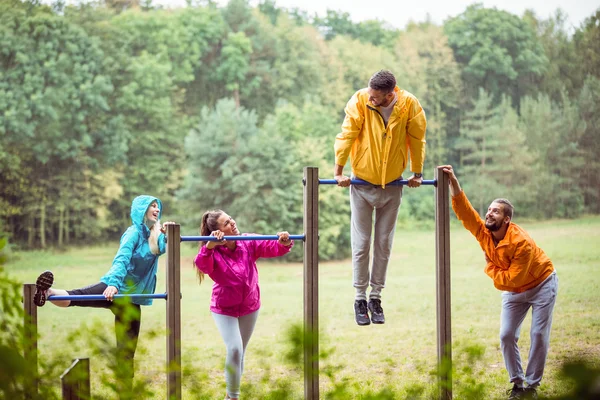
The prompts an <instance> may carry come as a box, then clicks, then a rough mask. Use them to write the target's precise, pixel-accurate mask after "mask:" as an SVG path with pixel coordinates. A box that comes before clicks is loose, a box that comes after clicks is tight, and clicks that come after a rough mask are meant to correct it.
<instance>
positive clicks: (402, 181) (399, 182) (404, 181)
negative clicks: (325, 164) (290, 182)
mask: <svg viewBox="0 0 600 400" xmlns="http://www.w3.org/2000/svg"><path fill="white" fill-rule="evenodd" d="M350 184H351V185H373V184H372V183H371V182H367V181H363V180H362V179H351V180H350ZM319 185H337V181H336V180H335V179H319ZM405 185H408V179H397V180H395V181H392V182H390V183H386V184H385V186H405ZM421 185H431V186H436V185H437V181H436V180H435V179H432V180H423V182H421ZM373 186H380V185H373Z"/></svg>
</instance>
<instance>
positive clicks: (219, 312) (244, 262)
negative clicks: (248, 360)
mask: <svg viewBox="0 0 600 400" xmlns="http://www.w3.org/2000/svg"><path fill="white" fill-rule="evenodd" d="M200 234H201V235H202V236H215V237H216V238H218V239H219V241H209V242H201V243H200V249H199V252H198V255H197V256H196V258H195V259H194V264H195V265H196V267H197V272H198V277H199V278H200V282H202V279H203V278H204V274H208V276H210V278H211V279H212V280H213V281H214V285H213V292H212V299H211V301H210V311H211V312H212V315H213V318H214V320H215V323H216V324H217V328H218V329H219V332H220V333H221V336H222V337H223V341H224V342H225V346H226V348H227V356H226V358H225V382H226V383H227V396H226V397H225V398H226V399H237V398H238V397H239V395H240V381H241V377H242V372H243V370H244V353H245V351H246V346H247V345H248V342H249V341H250V337H251V336H252V331H253V330H254V325H255V324H256V320H257V318H258V310H259V308H260V288H259V286H258V269H257V268H256V260H257V259H259V258H261V257H265V258H266V257H279V256H282V255H284V254H287V253H289V251H290V250H291V248H292V246H293V244H294V243H293V241H292V240H290V235H289V233H287V232H278V233H277V235H278V236H279V240H276V241H275V240H243V241H233V240H222V239H223V236H238V235H240V231H239V230H238V228H237V225H236V223H235V221H234V220H233V218H231V217H230V216H229V215H227V214H226V213H225V212H223V211H221V210H216V211H207V212H206V213H204V215H203V216H202V224H201V225H200Z"/></svg>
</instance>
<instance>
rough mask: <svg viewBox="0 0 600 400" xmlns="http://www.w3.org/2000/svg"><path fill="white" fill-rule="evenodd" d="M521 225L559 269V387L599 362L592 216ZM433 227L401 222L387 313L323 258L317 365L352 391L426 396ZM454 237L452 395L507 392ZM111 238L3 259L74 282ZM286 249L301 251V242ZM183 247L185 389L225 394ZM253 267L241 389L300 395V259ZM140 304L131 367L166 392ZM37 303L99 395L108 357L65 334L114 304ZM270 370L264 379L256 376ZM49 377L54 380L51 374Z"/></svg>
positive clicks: (154, 319) (201, 294) (46, 335)
mask: <svg viewBox="0 0 600 400" xmlns="http://www.w3.org/2000/svg"><path fill="white" fill-rule="evenodd" d="M517 222H518V221H517ZM522 226H523V227H524V228H525V229H527V230H528V231H529V233H530V234H531V236H532V237H533V238H534V240H536V242H537V243H538V245H540V246H541V247H542V248H543V249H544V250H545V251H546V253H547V254H548V255H549V256H550V258H551V259H552V260H553V262H554V265H555V267H556V269H557V273H558V277H559V294H558V298H557V303H556V308H555V312H554V324H553V330H552V339H551V346H550V353H549V356H548V361H547V366H546V372H545V378H544V381H543V382H542V388H541V392H540V393H541V394H543V395H559V394H562V393H565V392H566V391H567V390H568V389H569V388H570V384H569V383H568V382H566V381H564V380H562V379H560V376H559V374H558V372H559V368H560V365H561V363H562V362H563V361H564V360H566V359H569V358H572V357H577V356H580V357H585V358H586V359H588V360H590V361H591V362H592V363H593V364H594V365H595V366H596V367H598V366H599V365H600V313H599V312H598V304H600V271H599V268H600V246H599V244H600V218H599V217H587V218H584V219H579V220H569V221H564V220H561V221H547V222H535V223H523V224H522ZM242 229H243V227H242ZM434 235H435V233H434V232H433V230H431V231H422V230H411V231H404V230H401V229H399V230H398V232H397V235H396V239H395V244H394V250H393V254H392V258H391V261H390V266H389V269H388V277H387V285H386V288H385V290H384V291H383V302H382V305H383V307H384V310H385V313H386V323H385V325H370V326H366V327H358V326H357V325H356V324H355V322H354V314H353V301H354V288H353V287H352V268H351V262H350V260H344V261H339V262H327V263H321V264H320V275H319V279H320V287H319V301H320V304H319V313H320V328H321V343H320V345H321V348H322V349H330V350H331V353H330V355H329V357H328V358H327V359H326V360H324V361H322V363H321V366H322V367H325V366H326V365H330V366H339V367H340V368H339V370H338V371H337V373H336V374H335V378H334V379H335V381H336V382H340V381H342V380H344V379H347V380H348V384H349V385H355V386H356V389H355V390H357V391H356V392H355V395H353V396H352V397H353V398H360V393H366V392H368V391H369V390H372V391H373V392H377V391H379V390H380V389H381V388H382V387H384V386H387V387H389V388H390V389H392V390H393V391H394V393H396V395H395V396H396V397H395V398H399V399H400V398H406V397H407V396H409V394H410V393H415V391H416V392H418V391H419V390H420V389H423V388H424V391H422V392H421V393H422V394H421V395H420V397H422V398H428V397H430V396H431V394H432V393H433V388H432V385H431V384H432V383H434V382H435V377H434V375H432V371H434V370H435V366H436V354H437V349H436V322H435V310H436V299H435V259H434V257H435V237H434ZM451 248H452V254H451V257H452V258H451V260H452V340H453V355H454V361H455V367H456V369H457V373H456V374H455V377H454V382H453V384H454V393H455V398H461V393H468V391H469V390H471V389H472V388H473V387H474V386H476V385H478V384H482V385H483V386H484V388H483V390H484V393H485V396H484V398H487V399H502V398H505V394H504V392H505V390H506V389H508V388H509V387H510V385H509V383H508V376H507V373H506V370H505V369H504V363H503V360H502V354H501V352H500V348H499V339H498V332H499V324H500V300H501V299H500V292H499V291H498V290H496V289H495V288H494V286H493V284H492V281H491V279H490V278H488V277H487V276H486V275H485V274H484V273H483V267H484V259H483V254H482V251H481V249H480V248H479V246H478V244H477V242H476V241H475V239H474V238H473V237H472V236H470V234H469V233H468V232H467V231H466V230H464V229H463V228H462V227H460V226H458V225H457V226H453V227H452V236H451ZM116 250H117V243H114V244H112V245H110V246H96V247H85V248H74V249H71V250H69V251H67V252H53V251H48V252H23V253H15V254H13V257H12V258H11V259H10V260H9V262H8V264H7V265H6V270H7V271H8V273H9V275H10V276H11V277H12V278H14V279H16V280H17V281H19V282H27V283H30V282H34V281H35V278H36V277H37V275H38V274H39V273H40V272H41V271H43V270H45V269H50V270H52V271H53V272H54V274H55V287H57V288H65V289H71V288H77V287H81V286H84V285H87V284H91V283H95V282H97V281H98V279H99V278H100V277H101V276H102V275H103V274H104V273H105V272H106V271H107V270H108V269H109V267H110V263H111V261H112V257H113V256H114V254H115V252H116ZM294 251H297V252H300V251H302V246H301V244H300V243H297V245H296V248H295V249H294ZM182 253H183V254H182V272H181V279H182V294H183V300H182V341H183V344H182V353H183V357H184V360H185V365H186V366H187V367H189V368H191V369H192V370H193V372H192V373H189V374H185V375H184V377H183V382H184V398H189V399H192V398H197V397H195V395H193V394H191V391H190V388H191V387H192V386H193V385H199V384H200V385H202V388H203V390H204V391H205V392H206V393H207V397H206V398H222V397H224V394H225V393H224V387H225V384H224V378H223V370H222V369H223V362H224V356H225V348H224V345H223V343H222V340H221V337H220V335H219V333H218V332H217V329H216V327H215V324H214V322H213V320H212V317H211V315H210V312H209V310H208V305H209V299H210V294H211V281H210V279H207V281H205V282H204V283H203V284H202V285H201V286H199V285H198V283H197V281H196V277H195V273H194V270H193V268H192V257H193V256H194V254H195V250H194V248H193V247H192V246H191V245H187V244H186V245H185V246H184V247H183V252H182ZM164 263H165V257H161V261H160V266H161V269H160V271H159V275H158V278H159V280H158V288H157V292H164V290H165V289H164V288H165V273H164ZM259 270H260V279H261V280H260V282H261V293H262V304H263V305H262V308H261V312H260V317H259V320H258V323H257V326H256V329H255V332H254V335H253V337H252V340H251V342H250V345H249V349H248V351H247V355H246V361H245V372H244V377H243V385H242V397H243V394H244V390H245V388H246V389H247V390H252V388H250V387H249V386H248V384H252V385H254V386H260V385H263V386H264V385H274V384H275V383H274V382H276V381H278V380H287V381H289V382H291V389H290V390H291V391H292V392H293V394H294V396H293V397H294V398H298V399H302V398H303V375H302V371H298V370H297V369H294V368H291V367H290V365H289V364H288V363H286V361H285V354H286V351H287V350H288V348H289V344H288V341H287V340H286V338H287V336H286V332H287V330H288V328H289V327H290V326H291V325H292V324H294V323H301V322H302V309H303V306H302V265H301V264H279V263H271V262H261V263H259ZM142 310H143V311H142V332H141V335H140V348H139V351H138V355H137V356H136V376H137V377H138V379H145V380H146V381H147V382H148V383H149V385H150V387H151V389H152V390H153V391H154V392H155V395H154V396H153V398H156V399H164V398H165V391H166V383H165V375H164V368H165V366H164V364H165V352H166V340H165V337H164V330H165V306H164V302H162V301H155V304H154V306H152V307H144V308H143V309H142ZM38 312H39V314H38V316H39V331H40V334H41V335H42V337H41V339H40V343H39V351H40V357H42V358H51V357H53V355H54V354H58V353H61V354H66V355H67V356H68V357H77V356H90V358H91V368H92V392H93V394H95V395H96V396H107V394H106V393H107V389H105V388H103V387H102V385H101V383H100V381H99V379H98V378H97V376H98V375H101V373H102V372H103V371H105V370H106V363H105V362H104V361H103V359H102V358H101V357H100V356H98V355H91V354H90V353H91V350H88V349H86V348H85V347H83V348H80V349H78V350H76V351H75V350H73V351H71V349H72V348H73V345H72V344H71V342H70V341H69V340H68V338H69V335H70V333H72V332H74V331H76V330H78V329H79V328H81V327H82V325H88V326H91V325H93V324H98V325H99V326H100V329H102V330H104V331H105V332H106V333H107V334H108V335H109V336H110V338H111V339H113V316H112V314H111V313H110V312H109V311H107V310H96V309H84V308H79V309H78V308H71V309H67V310H65V309H59V308H57V307H54V306H52V305H50V304H47V305H46V306H44V307H43V308H41V309H39V311H38ZM529 326H530V316H528V317H527V318H526V320H525V322H524V324H523V327H522V335H521V339H520V346H521V349H522V356H523V358H524V361H525V363H526V360H527V351H528V349H529V334H528V332H529ZM156 332H158V334H154V333H156ZM113 340H114V339H113ZM480 353H482V354H480ZM477 354H480V355H479V356H477ZM67 366H68V365H67V364H65V365H64V367H65V368H66V367H67ZM267 374H268V375H269V381H267V382H265V381H263V379H264V378H265V376H266V375H267ZM56 382H57V385H58V382H59V377H58V374H57V376H56ZM244 385H246V387H245V386H244ZM332 387H333V383H332V381H331V380H330V379H329V378H327V377H322V378H321V393H325V392H327V391H329V390H331V389H332ZM353 390H354V389H353ZM323 397H324V396H323ZM243 398H250V397H248V396H247V397H243Z"/></svg>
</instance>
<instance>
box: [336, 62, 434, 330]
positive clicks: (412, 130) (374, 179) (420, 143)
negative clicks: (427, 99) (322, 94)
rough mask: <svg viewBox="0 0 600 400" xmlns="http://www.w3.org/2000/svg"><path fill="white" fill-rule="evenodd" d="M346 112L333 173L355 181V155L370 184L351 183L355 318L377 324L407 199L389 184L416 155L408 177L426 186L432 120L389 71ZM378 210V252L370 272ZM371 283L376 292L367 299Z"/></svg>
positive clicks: (346, 182)
mask: <svg viewBox="0 0 600 400" xmlns="http://www.w3.org/2000/svg"><path fill="white" fill-rule="evenodd" d="M345 111H346V117H345V118H344V123H343V124H342V132H341V133H339V134H338V135H337V136H336V138H335V145H334V148H335V167H334V172H333V175H334V178H335V180H336V181H337V183H338V186H342V187H348V186H350V178H349V177H347V176H344V175H343V169H344V165H346V162H347V160H348V157H350V158H351V159H352V175H354V177H356V178H358V179H362V180H365V181H367V182H368V183H369V185H353V186H352V187H351V188H350V207H351V212H352V216H351V232H350V234H351V242H352V266H353V272H354V273H353V275H354V287H355V288H356V294H355V301H354V312H355V318H356V323H357V324H358V325H369V324H370V323H371V319H372V320H373V323H374V324H383V323H384V322H385V316H384V314H383V308H382V307H381V290H382V289H383V288H384V286H385V277H386V271H387V266H388V261H389V258H390V251H391V248H392V242H393V239H394V230H395V227H396V219H397V217H398V210H399V208H400V203H401V200H402V187H401V186H389V185H387V184H388V183H390V182H392V181H395V180H397V179H400V178H401V177H402V173H403V172H404V170H405V169H406V166H407V160H408V158H409V154H410V161H411V171H412V172H413V176H411V177H410V178H409V179H408V186H409V187H418V186H420V185H421V182H422V180H423V178H422V177H423V175H422V172H423V162H424V159H425V129H426V126H427V122H426V119H425V112H424V111H423V108H422V107H421V105H420V104H419V101H418V100H417V98H416V97H415V96H413V95H412V94H410V93H408V92H407V91H405V90H402V89H400V88H398V87H397V86H396V78H395V77H394V75H393V74H392V73H391V72H389V71H383V70H382V71H379V72H376V73H375V74H374V75H373V76H372V77H371V79H370V81H369V87H367V88H365V89H361V90H359V91H358V92H356V93H355V94H354V96H352V98H351V99H350V101H348V104H347V105H346V109H345ZM373 211H375V221H374V241H373V247H374V251H373V266H372V271H371V273H370V274H369V253H370V245H371V232H372V231H373ZM369 283H370V284H371V292H370V293H369V302H368V303H367V288H368V286H369ZM368 311H370V312H371V318H369V314H368Z"/></svg>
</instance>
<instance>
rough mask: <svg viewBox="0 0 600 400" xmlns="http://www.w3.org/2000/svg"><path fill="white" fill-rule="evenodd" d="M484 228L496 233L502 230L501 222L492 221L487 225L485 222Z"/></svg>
mask: <svg viewBox="0 0 600 400" xmlns="http://www.w3.org/2000/svg"><path fill="white" fill-rule="evenodd" d="M485 227H486V228H488V229H489V230H490V232H496V231H498V230H499V229H500V228H502V222H498V221H494V222H493V223H489V222H487V221H486V223H485Z"/></svg>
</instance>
